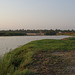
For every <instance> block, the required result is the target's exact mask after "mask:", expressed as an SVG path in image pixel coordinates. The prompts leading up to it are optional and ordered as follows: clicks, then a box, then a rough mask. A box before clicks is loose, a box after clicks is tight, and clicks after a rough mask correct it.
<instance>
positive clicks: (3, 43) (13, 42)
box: [0, 36, 70, 56]
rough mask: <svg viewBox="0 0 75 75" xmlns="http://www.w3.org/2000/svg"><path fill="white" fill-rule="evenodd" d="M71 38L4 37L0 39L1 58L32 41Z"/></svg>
mask: <svg viewBox="0 0 75 75" xmlns="http://www.w3.org/2000/svg"><path fill="white" fill-rule="evenodd" d="M67 37H70V36H4V37H0V56H3V55H4V54H5V53H6V52H9V51H10V49H14V48H16V47H19V46H21V45H24V44H26V43H28V42H30V41H34V40H41V39H63V38H67Z"/></svg>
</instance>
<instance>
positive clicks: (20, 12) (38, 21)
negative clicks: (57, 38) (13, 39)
mask: <svg viewBox="0 0 75 75" xmlns="http://www.w3.org/2000/svg"><path fill="white" fill-rule="evenodd" d="M3 29H5V30H6V29H75V0H0V30H3Z"/></svg>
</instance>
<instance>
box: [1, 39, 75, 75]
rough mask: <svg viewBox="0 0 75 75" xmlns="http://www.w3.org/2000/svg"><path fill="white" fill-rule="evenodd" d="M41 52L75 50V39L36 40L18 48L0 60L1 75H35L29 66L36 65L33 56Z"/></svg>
mask: <svg viewBox="0 0 75 75" xmlns="http://www.w3.org/2000/svg"><path fill="white" fill-rule="evenodd" d="M40 50H41V51H46V52H48V51H49V52H53V51H71V50H75V38H67V40H64V39H61V40H53V39H44V40H36V41H32V42H30V43H28V44H26V45H23V46H22V47H20V48H16V49H15V50H13V51H10V52H9V53H7V54H5V55H4V57H3V60H2V59H0V74H1V75H34V73H33V72H32V71H31V70H30V69H29V66H31V65H32V64H33V63H35V62H34V60H33V56H34V55H35V53H37V51H40Z"/></svg>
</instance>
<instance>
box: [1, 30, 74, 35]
mask: <svg viewBox="0 0 75 75" xmlns="http://www.w3.org/2000/svg"><path fill="white" fill-rule="evenodd" d="M44 35H75V30H60V29H56V30H52V29H50V30H24V29H19V30H0V36H44Z"/></svg>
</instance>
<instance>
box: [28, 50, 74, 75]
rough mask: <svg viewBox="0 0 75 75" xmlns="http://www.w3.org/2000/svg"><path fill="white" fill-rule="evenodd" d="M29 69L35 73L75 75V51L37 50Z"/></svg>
mask: <svg viewBox="0 0 75 75" xmlns="http://www.w3.org/2000/svg"><path fill="white" fill-rule="evenodd" d="M29 69H30V70H32V71H33V72H35V75H75V51H71V52H53V53H51V52H49V51H48V52H46V51H37V52H36V53H35V55H34V56H33V63H32V64H31V66H29Z"/></svg>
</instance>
